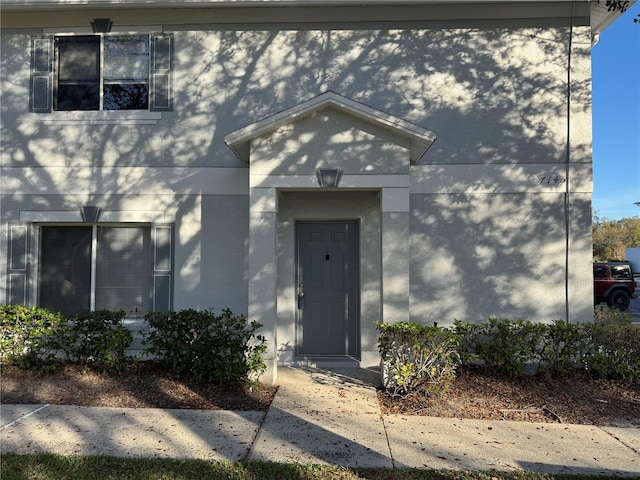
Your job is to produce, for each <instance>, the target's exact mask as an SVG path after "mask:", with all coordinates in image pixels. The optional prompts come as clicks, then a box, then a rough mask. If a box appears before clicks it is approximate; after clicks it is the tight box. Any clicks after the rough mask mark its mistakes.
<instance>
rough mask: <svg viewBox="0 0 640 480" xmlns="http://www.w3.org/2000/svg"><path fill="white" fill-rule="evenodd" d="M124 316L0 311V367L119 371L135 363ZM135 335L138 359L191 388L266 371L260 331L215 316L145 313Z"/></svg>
mask: <svg viewBox="0 0 640 480" xmlns="http://www.w3.org/2000/svg"><path fill="white" fill-rule="evenodd" d="M124 317H125V312H124V311H117V312H113V311H108V310H100V311H95V312H88V313H83V314H79V315H76V316H74V317H71V318H67V317H65V316H63V315H62V314H60V313H57V312H52V311H50V310H47V309H44V308H27V307H24V306H20V305H0V361H1V362H2V365H17V366H18V367H20V368H24V369H33V370H47V369H54V368H56V367H57V366H59V365H61V364H62V363H63V362H64V361H70V362H75V363H82V364H85V365H87V366H88V367H91V368H93V369H102V370H108V371H122V370H123V369H125V368H127V367H129V366H130V364H131V363H133V361H135V360H136V358H133V357H127V356H126V355H125V351H126V350H127V349H128V348H129V347H130V345H131V342H132V340H133V336H132V333H131V331H130V330H129V329H128V328H126V327H125V326H124V325H123V319H124ZM145 318H146V320H147V322H148V324H149V326H150V327H151V329H150V330H148V331H146V332H141V334H142V336H143V344H144V345H145V346H146V349H145V351H144V354H145V355H148V354H151V355H153V356H155V357H157V360H156V361H159V362H161V363H163V364H164V365H166V366H167V367H168V370H169V371H170V373H173V374H176V375H181V376H184V377H188V378H190V379H193V380H195V381H202V382H204V381H217V382H219V383H220V384H228V385H237V384H242V383H248V382H252V381H255V380H257V379H258V377H259V376H260V374H262V373H263V372H264V371H265V369H266V367H265V363H264V360H263V359H262V353H263V352H264V351H265V350H266V345H265V343H266V340H265V338H264V337H263V336H261V335H256V333H255V332H256V330H257V329H258V328H260V327H261V325H260V324H259V323H257V322H250V323H249V322H247V319H246V317H244V316H242V315H235V314H233V313H232V312H231V311H230V310H223V311H222V314H220V315H215V314H214V313H213V311H211V310H206V311H197V310H182V311H180V312H168V313H160V312H153V313H150V314H148V315H147V316H146V317H145Z"/></svg>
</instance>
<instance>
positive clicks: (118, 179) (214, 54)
mask: <svg viewBox="0 0 640 480" xmlns="http://www.w3.org/2000/svg"><path fill="white" fill-rule="evenodd" d="M549 8H550V7H549ZM159 15H160V16H159ZM167 15H169V14H167ZM225 15H231V13H228V14H225ZM34 18H40V17H34ZM42 18H43V19H44V18H45V17H42ZM65 18H66V19H68V21H67V23H65ZM91 18H92V17H91ZM119 18H120V23H119V24H118V23H117V22H116V27H117V28H122V29H123V30H134V31H135V30H140V29H143V30H144V29H149V30H163V31H172V32H173V33H174V39H175V55H174V72H175V77H174V80H175V84H174V93H175V109H174V111H173V112H163V113H161V114H159V113H153V114H152V113H151V112H144V113H137V112H55V113H52V114H33V113H29V112H28V102H27V100H26V99H27V95H28V89H29V62H30V57H29V53H30V52H29V38H30V35H34V34H41V33H59V32H79V33H86V32H87V24H88V22H86V18H79V16H78V15H77V14H75V13H70V14H69V15H68V16H67V17H64V15H62V16H60V15H58V16H56V22H57V25H59V26H57V27H55V28H52V29H47V30H43V29H42V28H33V27H30V28H28V29H13V28H12V26H11V25H4V24H3V27H4V28H3V31H2V52H1V55H2V57H1V58H2V66H3V68H2V77H1V79H2V102H1V106H0V108H1V114H2V137H1V141H2V145H3V148H2V153H1V157H0V166H1V168H2V170H1V172H0V174H1V175H0V182H1V184H0V187H1V188H0V193H1V195H2V204H1V207H0V208H1V209H2V212H1V217H2V226H1V228H2V231H1V232H0V233H1V236H0V238H1V239H0V242H1V243H0V247H2V252H6V238H7V233H6V232H7V230H6V226H7V222H10V221H19V220H20V215H21V214H22V212H23V210H29V211H31V210H40V211H49V210H65V211H77V210H78V209H79V208H80V207H81V206H82V205H86V204H92V203H101V204H102V205H105V206H108V208H112V207H111V205H112V204H119V203H121V202H125V201H126V205H127V206H126V210H128V211H146V210H154V211H156V210H157V211H159V212H161V213H162V215H163V216H167V218H173V219H175V222H176V238H177V241H178V244H177V246H176V253H175V259H174V261H175V264H176V279H175V281H176V284H175V298H174V305H175V306H176V307H177V308H183V307H201V308H205V307H215V308H224V307H227V306H230V307H232V308H233V309H234V310H237V311H240V312H243V313H244V312H245V311H246V310H247V308H248V304H247V299H246V298H247V276H248V273H247V272H248V271H249V270H250V269H249V267H248V266H247V263H246V262H247V260H246V257H247V251H248V248H249V247H248V246H247V243H246V238H247V236H248V233H249V227H248V224H249V221H250V217H249V212H248V209H249V187H248V166H247V165H246V164H244V163H243V162H241V161H240V160H239V159H237V158H236V157H235V156H234V155H233V153H232V152H231V151H230V149H229V148H228V147H227V146H226V145H225V143H224V136H225V135H226V134H228V133H229V132H232V131H234V130H236V129H238V128H240V127H243V126H245V125H247V124H250V123H252V122H255V121H256V120H259V119H262V118H264V117H267V116H268V115H272V114H274V113H276V112H278V111H281V110H282V109H284V108H287V107H290V106H292V105H295V104H297V103H299V102H301V101H304V100H307V99H309V98H311V97H314V96H316V95H318V94H319V93H321V92H324V91H326V90H333V91H335V92H337V93H339V94H340V95H343V96H345V97H349V98H352V99H354V100H357V101H360V102H362V103H364V104H367V105H370V106H372V107H374V108H376V109H379V110H381V111H384V112H388V113H390V114H392V115H395V116H397V117H399V118H403V119H406V120H408V121H411V122H413V123H415V124H418V125H421V126H423V127H425V128H428V129H430V130H432V131H435V132H436V133H437V136H438V139H437V141H436V143H435V144H434V145H433V147H432V148H431V149H430V150H429V152H428V153H427V155H426V156H425V157H424V159H423V160H422V161H421V165H419V166H417V167H414V168H412V170H411V176H412V180H411V182H412V186H411V193H412V196H411V217H410V226H411V234H410V237H409V238H408V239H407V240H408V241H410V245H411V248H412V252H413V253H412V255H411V262H410V268H411V277H410V278H411V286H410V289H411V297H410V301H411V303H410V305H411V319H414V320H420V321H426V322H431V321H438V322H442V323H441V324H446V323H448V322H451V321H452V320H453V318H459V319H468V320H478V321H481V320H483V319H485V318H486V316H488V315H499V316H522V317H526V318H531V319H536V320H551V319H554V318H564V317H566V315H567V299H568V301H569V303H568V305H570V308H571V312H569V317H570V318H571V319H588V317H589V313H588V312H589V309H590V303H591V291H590V287H589V286H586V285H585V286H584V288H583V287H582V282H583V275H584V274H586V272H588V271H590V237H589V232H590V230H589V227H588V223H587V220H585V218H587V217H585V215H586V212H587V211H588V209H589V202H590V192H591V169H590V152H591V136H590V132H591V130H590V125H589V119H590V114H591V111H590V73H589V63H590V62H589V48H590V40H589V28H588V27H587V26H585V27H574V28H573V29H572V28H571V27H570V26H568V22H567V21H560V20H554V19H550V20H544V19H542V20H535V21H534V20H530V19H529V20H527V21H513V20H508V19H507V20H501V21H490V20H486V21H483V22H476V21H472V20H469V21H468V22H467V24H465V21H461V20H457V21H456V22H451V21H449V20H447V19H446V18H445V19H443V21H442V22H439V21H429V22H426V23H424V24H420V23H419V22H416V21H409V20H407V21H396V22H394V24H393V27H386V26H385V24H384V23H378V22H373V23H367V24H362V23H355V22H353V21H352V23H350V24H349V25H345V26H344V28H342V29H341V28H340V27H337V28H336V25H335V24H331V25H330V24H321V23H300V24H286V25H284V24H278V23H267V22H266V19H265V23H259V24H255V25H253V26H247V25H240V24H239V23H228V24H224V25H223V24H217V23H212V24H209V25H203V24H195V23H194V24H191V25H189V24H186V23H182V24H181V25H176V26H172V25H171V24H170V21H171V20H170V17H169V16H165V17H162V16H161V14H159V13H155V14H154V16H153V20H154V21H156V24H155V25H144V26H143V27H138V26H136V24H134V23H130V24H129V25H128V24H126V20H123V18H124V17H122V16H121V17H119ZM131 18H132V20H131V21H130V22H132V21H133V20H135V21H137V22H139V23H140V24H141V23H144V20H143V18H144V17H142V16H136V15H132V16H131ZM237 18H238V20H237V22H241V21H242V20H241V19H242V17H241V16H238V17H237ZM80 20H81V21H82V22H83V23H80ZM416 20H417V19H416ZM149 21H151V20H149ZM570 49H571V57H569V51H570ZM339 121H340V120H339V119H335V118H334V119H333V120H332V122H330V126H331V128H334V127H335V126H336V125H339ZM322 138H327V137H322ZM349 141H350V142H354V141H358V138H355V137H351V138H349ZM337 145H338V146H339V144H337ZM369 145H370V146H371V143H369ZM317 150H318V148H317V146H314V147H313V149H312V151H317ZM275 151H276V150H274V152H275ZM352 151H353V150H352ZM371 151H373V152H375V149H372V150H371ZM339 153H340V148H338V147H337V146H336V147H335V148H334V149H333V150H332V151H331V155H328V152H327V151H325V152H324V154H325V157H323V158H326V159H328V158H331V159H334V158H335V157H336V155H339ZM361 162H362V163H361V164H360V168H362V169H364V170H367V169H369V170H371V171H376V169H377V168H379V166H378V165H377V164H376V158H375V155H368V156H366V157H362V158H361ZM350 165H354V163H350ZM290 167H291V165H284V164H276V165H274V167H273V169H272V171H280V172H281V173H286V172H287V171H288V169H289V168H290ZM407 167H408V165H407ZM386 173H390V172H386ZM541 177H547V178H552V179H555V178H561V179H564V180H560V181H552V183H551V184H549V183H547V184H545V183H544V181H545V180H541ZM494 183H499V184H500V186H501V187H500V188H498V189H496V188H493V185H494ZM434 184H436V185H438V188H434V186H433V185H434ZM507 184H508V187H507V186H505V185H507ZM445 186H446V188H445ZM105 206H103V208H106V207H105ZM113 208H124V207H120V206H117V207H113ZM392 213H394V215H395V213H396V212H392ZM392 217H393V215H391V214H389V215H388V218H387V219H386V220H388V221H392V220H393V218H392ZM130 218H134V217H130ZM394 218H395V217H394ZM405 221H406V219H405ZM272 240H273V239H272ZM269 248H271V247H269ZM567 249H569V250H567ZM567 266H568V267H569V271H567ZM567 279H568V283H567ZM5 285H6V255H5V254H2V255H0V286H2V288H0V291H1V292H2V293H0V301H3V299H4V295H5V288H4V286H5ZM407 289H408V288H407ZM575 312H578V313H575Z"/></svg>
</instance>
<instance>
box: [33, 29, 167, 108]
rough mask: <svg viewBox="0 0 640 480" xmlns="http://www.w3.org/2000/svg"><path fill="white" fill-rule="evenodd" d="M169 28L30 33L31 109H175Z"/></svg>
mask: <svg viewBox="0 0 640 480" xmlns="http://www.w3.org/2000/svg"><path fill="white" fill-rule="evenodd" d="M172 50H173V37H172V36H171V34H152V35H129V34H98V35H76V36H67V35H65V36H47V37H35V38H33V39H32V60H31V89H30V111H32V112H39V113H46V112H51V111H78V110H153V111H167V110H172V109H173V99H172V83H173V81H172V80H173V75H172V56H173V51H172Z"/></svg>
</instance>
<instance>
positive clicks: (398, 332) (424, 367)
mask: <svg viewBox="0 0 640 480" xmlns="http://www.w3.org/2000/svg"><path fill="white" fill-rule="evenodd" d="M376 326H377V328H378V332H379V338H378V350H379V352H380V355H381V357H382V362H383V368H384V387H385V389H386V390H387V391H390V392H391V393H393V394H396V395H407V394H420V395H424V396H429V395H434V394H436V395H437V394H439V393H441V392H443V391H445V390H446V389H447V388H449V386H450V385H451V382H452V381H453V380H454V379H455V370H456V366H457V364H458V361H459V357H458V354H457V353H456V337H455V336H454V335H453V334H452V333H451V332H450V331H448V330H446V329H442V328H438V327H430V326H425V325H421V324H417V323H407V322H398V323H381V322H377V323H376Z"/></svg>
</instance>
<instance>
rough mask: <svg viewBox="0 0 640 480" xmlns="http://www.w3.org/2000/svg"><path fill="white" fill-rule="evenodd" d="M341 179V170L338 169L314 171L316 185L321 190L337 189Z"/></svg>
mask: <svg viewBox="0 0 640 480" xmlns="http://www.w3.org/2000/svg"><path fill="white" fill-rule="evenodd" d="M341 177H342V170H340V169H339V168H320V169H318V170H316V178H317V179H318V185H320V186H321V187H322V188H328V187H337V186H338V184H339V183H340V178H341Z"/></svg>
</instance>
